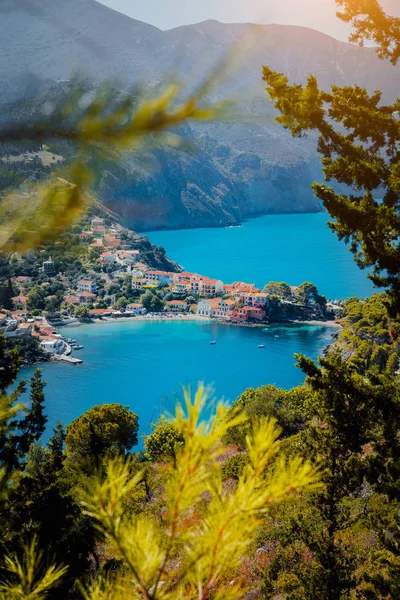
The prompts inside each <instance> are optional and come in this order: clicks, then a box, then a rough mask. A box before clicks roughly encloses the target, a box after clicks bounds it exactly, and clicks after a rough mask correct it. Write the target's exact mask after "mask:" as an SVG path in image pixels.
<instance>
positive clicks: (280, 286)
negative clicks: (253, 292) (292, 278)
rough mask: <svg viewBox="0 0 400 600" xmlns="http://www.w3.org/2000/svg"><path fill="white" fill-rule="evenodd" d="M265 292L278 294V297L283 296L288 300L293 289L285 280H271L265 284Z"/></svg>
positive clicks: (272, 294) (273, 294)
mask: <svg viewBox="0 0 400 600" xmlns="http://www.w3.org/2000/svg"><path fill="white" fill-rule="evenodd" d="M264 292H266V293H267V294H270V295H271V296H278V298H283V299H285V300H288V299H289V298H291V296H292V290H291V289H290V286H289V285H288V284H287V283H284V282H283V281H280V282H279V281H270V282H269V283H267V285H265V286H264Z"/></svg>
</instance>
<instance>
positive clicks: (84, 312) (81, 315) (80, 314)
mask: <svg viewBox="0 0 400 600" xmlns="http://www.w3.org/2000/svg"><path fill="white" fill-rule="evenodd" d="M74 315H75V317H76V318H77V319H87V318H88V317H89V308H88V307H87V306H86V305H83V306H77V307H76V308H75V311H74Z"/></svg>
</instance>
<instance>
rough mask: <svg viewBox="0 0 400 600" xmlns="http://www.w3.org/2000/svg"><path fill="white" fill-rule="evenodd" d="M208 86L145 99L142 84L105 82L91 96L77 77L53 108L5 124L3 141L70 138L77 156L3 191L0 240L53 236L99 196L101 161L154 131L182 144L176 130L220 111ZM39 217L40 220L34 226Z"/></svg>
mask: <svg viewBox="0 0 400 600" xmlns="http://www.w3.org/2000/svg"><path fill="white" fill-rule="evenodd" d="M207 89H208V86H207V85H204V86H201V87H200V88H199V90H198V91H197V92H195V93H194V94H191V95H190V97H189V98H188V99H187V100H183V101H182V100H179V99H178V94H179V92H180V90H179V89H178V87H177V86H173V85H170V86H167V87H166V88H165V89H164V90H163V91H162V92H160V93H159V94H158V95H157V96H156V97H153V98H146V97H145V96H144V95H143V93H141V91H140V90H139V89H137V90H135V92H133V93H130V94H128V93H125V94H121V93H119V92H115V90H113V88H112V87H111V86H110V85H103V86H100V87H99V88H98V89H97V90H96V93H95V94H94V95H93V96H92V97H91V98H90V101H89V102H88V101H87V99H88V94H87V91H88V90H87V89H86V88H85V86H83V85H81V84H80V83H79V82H78V83H75V84H73V85H72V86H71V90H70V93H69V95H68V97H65V98H64V99H63V101H62V102H60V103H58V104H57V103H56V105H55V107H54V109H53V111H52V112H51V114H49V115H46V116H44V115H43V112H41V114H39V115H38V116H36V118H35V117H32V116H31V118H30V120H29V121H24V120H18V121H16V122H11V123H8V124H7V125H3V127H1V128H0V140H1V141H2V142H3V143H8V144H16V143H18V142H21V141H25V142H26V141H27V140H28V141H30V142H34V143H43V142H46V143H52V141H55V140H57V141H60V140H65V141H69V142H72V143H73V144H74V146H75V147H76V149H77V152H76V155H75V156H74V160H73V161H71V162H70V163H69V164H67V165H62V166H61V167H59V168H58V169H57V170H55V171H54V172H53V173H52V175H51V178H50V179H49V180H48V181H44V182H42V181H39V182H30V183H29V184H26V185H25V187H24V191H23V193H21V192H20V191H17V192H15V191H10V192H9V193H6V194H4V196H3V198H2V202H1V205H0V223H1V231H0V247H1V248H3V250H12V251H26V250H28V249H32V248H33V247H37V246H38V245H41V244H44V243H49V242H51V241H53V240H54V239H56V238H57V237H58V236H59V235H60V234H61V233H62V232H63V230H64V229H65V228H66V227H67V226H69V225H71V224H74V223H76V222H77V221H78V220H79V219H81V218H82V216H83V215H84V214H85V213H86V212H87V210H88V209H89V207H90V205H91V204H92V203H93V200H94V198H93V190H92V188H93V186H94V185H95V182H96V169H95V166H96V168H97V169H98V168H99V165H100V164H101V162H104V161H116V160H118V159H119V158H120V156H121V153H122V152H126V151H132V150H135V149H137V148H138V146H139V145H140V144H141V143H142V142H143V141H145V140H147V141H148V138H149V136H150V135H152V136H158V137H160V136H161V135H163V136H164V137H165V138H166V139H168V140H169V141H170V143H175V144H176V143H177V137H176V136H173V135H172V134H171V133H168V132H169V131H170V129H171V128H173V127H175V126H177V125H179V124H181V123H182V122H183V121H185V120H186V119H194V120H204V119H212V118H216V116H217V115H218V112H219V109H218V108H216V107H211V106H206V105H205V102H204V96H205V94H206V90H207ZM202 104H203V106H202ZM32 223H38V224H40V227H36V228H33V227H31V224H32Z"/></svg>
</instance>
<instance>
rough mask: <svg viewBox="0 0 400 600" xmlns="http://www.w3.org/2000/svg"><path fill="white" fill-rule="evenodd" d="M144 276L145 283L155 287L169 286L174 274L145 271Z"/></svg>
mask: <svg viewBox="0 0 400 600" xmlns="http://www.w3.org/2000/svg"><path fill="white" fill-rule="evenodd" d="M144 276H145V279H146V281H147V283H150V284H155V285H171V284H172V283H173V281H174V279H173V276H174V274H173V273H169V272H168V271H146V273H145V275H144Z"/></svg>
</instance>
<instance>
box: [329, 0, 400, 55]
mask: <svg viewBox="0 0 400 600" xmlns="http://www.w3.org/2000/svg"><path fill="white" fill-rule="evenodd" d="M336 3H337V4H338V5H339V6H341V7H343V12H339V13H338V16H339V17H340V18H341V19H342V20H343V21H345V22H347V23H351V25H352V27H353V30H354V32H353V33H352V35H351V36H350V41H351V42H355V43H358V44H360V45H363V43H364V40H373V41H374V42H375V45H376V46H377V52H378V55H379V56H380V58H389V59H390V61H391V62H392V63H393V64H396V63H397V62H398V60H399V58H400V19H399V18H398V17H391V16H389V15H388V14H386V13H385V11H384V10H383V9H382V7H381V4H380V3H379V2H378V0H368V4H366V3H365V1H363V0H336Z"/></svg>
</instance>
